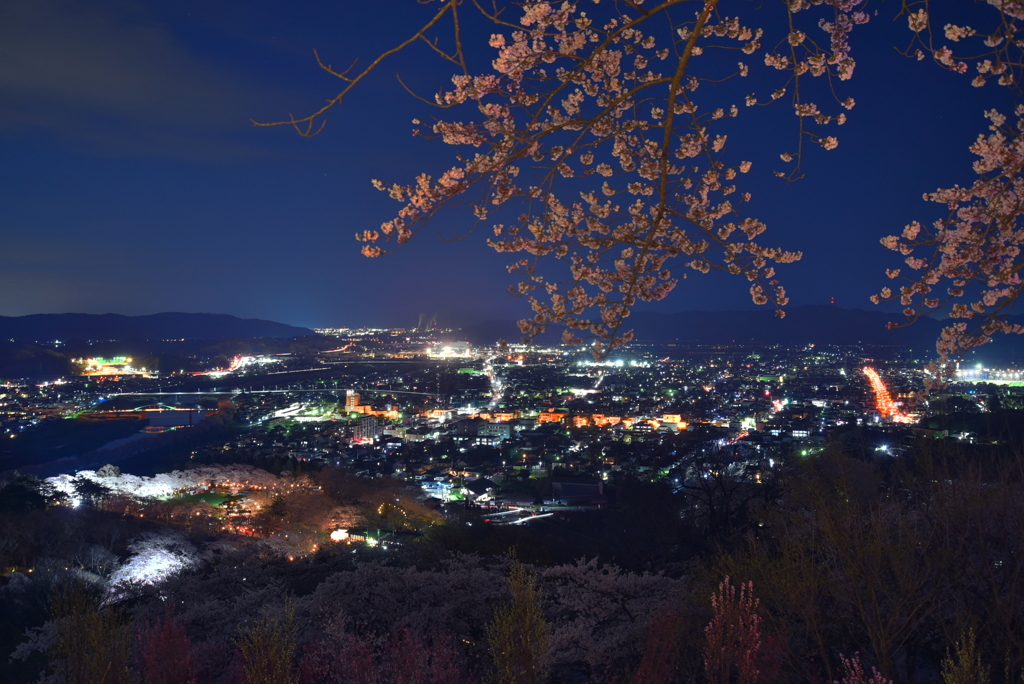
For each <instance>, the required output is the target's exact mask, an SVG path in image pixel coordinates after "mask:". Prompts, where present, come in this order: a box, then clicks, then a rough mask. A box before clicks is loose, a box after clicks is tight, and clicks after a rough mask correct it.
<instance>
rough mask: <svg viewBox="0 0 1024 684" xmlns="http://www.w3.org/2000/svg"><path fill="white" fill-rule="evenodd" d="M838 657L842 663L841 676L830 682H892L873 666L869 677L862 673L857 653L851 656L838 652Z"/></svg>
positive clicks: (890, 683) (847, 683)
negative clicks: (837, 679)
mask: <svg viewBox="0 0 1024 684" xmlns="http://www.w3.org/2000/svg"><path fill="white" fill-rule="evenodd" d="M839 658H840V660H841V662H842V663H843V678H842V679H841V680H839V681H833V682H832V684H892V680H891V679H886V678H885V677H883V676H882V675H881V674H880V673H879V672H878V670H877V669H875V668H871V676H870V677H868V676H867V675H866V674H864V666H863V665H861V662H860V654H859V653H854V654H853V657H851V658H847V657H846V656H844V655H842V654H840V656H839Z"/></svg>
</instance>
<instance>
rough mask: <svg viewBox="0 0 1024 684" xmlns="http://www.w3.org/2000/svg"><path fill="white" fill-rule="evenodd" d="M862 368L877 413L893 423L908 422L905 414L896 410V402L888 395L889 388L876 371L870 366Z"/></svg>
mask: <svg viewBox="0 0 1024 684" xmlns="http://www.w3.org/2000/svg"><path fill="white" fill-rule="evenodd" d="M863 370H864V375H866V376H868V382H870V383H871V391H872V392H874V393H875V408H876V409H878V413H879V415H881V416H882V418H883V419H884V420H890V421H892V422H894V423H906V422H909V419H908V418H907V416H904V415H902V414H900V413H899V411H898V410H897V407H896V404H895V403H893V400H892V397H891V396H890V395H889V390H888V389H887V388H886V386H885V383H884V382H882V378H881V377H879V375H878V371H876V370H875V369H874V368H871V367H870V366H865V367H864V368H863Z"/></svg>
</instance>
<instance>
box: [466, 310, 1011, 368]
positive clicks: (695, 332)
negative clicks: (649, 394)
mask: <svg viewBox="0 0 1024 684" xmlns="http://www.w3.org/2000/svg"><path fill="white" fill-rule="evenodd" d="M902 318H903V316H902V315H900V314H889V313H884V312H880V311H865V310H863V309H843V308H840V307H837V306H794V307H788V308H787V309H786V317H785V318H778V317H776V316H775V312H774V310H772V309H758V310H754V311H679V312H676V313H664V314H663V313H650V312H642V313H634V314H633V315H632V316H630V317H629V318H627V319H626V321H625V323H624V325H623V329H624V330H629V329H632V330H634V331H635V338H634V339H635V340H636V341H638V342H656V343H677V344H728V343H737V344H742V343H758V344H783V345H802V344H808V343H812V342H813V343H816V344H856V343H863V344H868V345H895V346H899V347H902V348H905V349H916V350H920V351H922V352H933V351H934V349H935V340H936V339H937V338H938V336H939V331H940V330H941V329H942V327H943V325H944V324H943V322H942V321H938V320H934V319H930V318H924V319H920V320H918V321H917V322H916V323H914V324H913V325H910V326H907V327H904V328H895V329H893V330H889V329H887V327H886V324H887V323H889V322H890V321H899V320H901V319H902ZM1011 318H1012V319H1013V320H1014V322H1024V316H1012V317H1011ZM462 336H463V337H465V338H466V339H467V340H469V341H470V342H473V343H477V344H489V343H493V342H494V340H496V339H499V338H504V339H507V340H509V341H510V342H515V341H518V340H519V338H520V333H519V328H518V327H517V326H516V324H515V322H513V321H487V322H484V323H479V324H476V325H471V326H467V327H465V328H463V329H462ZM557 339H558V338H557V335H553V334H551V333H548V334H547V335H546V336H545V338H543V340H540V341H548V342H550V341H557ZM992 347H999V348H1001V349H1000V351H1001V352H1003V353H1005V352H1007V351H1011V350H1012V349H1013V348H1015V349H1016V350H1018V353H1016V354H1015V355H1016V356H1018V357H1020V356H1024V353H1022V352H1021V350H1022V349H1024V338H1021V337H1017V336H1003V339H1001V340H998V339H997V343H995V344H993V345H992Z"/></svg>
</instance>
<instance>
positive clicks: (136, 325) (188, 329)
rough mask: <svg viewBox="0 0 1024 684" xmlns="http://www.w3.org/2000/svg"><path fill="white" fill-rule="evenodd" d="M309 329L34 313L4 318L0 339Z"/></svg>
mask: <svg viewBox="0 0 1024 684" xmlns="http://www.w3.org/2000/svg"><path fill="white" fill-rule="evenodd" d="M314 334H315V333H314V332H313V331H312V330H310V329H309V328H298V327H295V326H293V325H285V324H284V323H275V322H274V321H264V320H260V319H258V318H237V317H236V316H229V315H227V314H207V313H159V314H152V315H149V316H121V315H120V314H101V315H96V314H76V313H67V314H33V315H31V316H0V341H7V340H10V339H13V340H15V341H17V342H35V341H39V342H50V341H53V340H70V339H82V340H166V339H214V338H220V337H249V338H251V337H276V338H289V337H301V336H303V335H314Z"/></svg>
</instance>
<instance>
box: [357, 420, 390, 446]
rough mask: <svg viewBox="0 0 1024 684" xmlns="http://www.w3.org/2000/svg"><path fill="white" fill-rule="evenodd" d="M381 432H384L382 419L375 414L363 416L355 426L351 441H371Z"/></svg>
mask: <svg viewBox="0 0 1024 684" xmlns="http://www.w3.org/2000/svg"><path fill="white" fill-rule="evenodd" d="M382 432H384V422H383V421H382V420H380V419H379V418H378V417H377V416H363V417H362V418H360V419H359V425H357V426H356V429H355V431H354V434H353V435H352V441H354V442H372V441H373V440H374V439H375V438H377V437H379V436H380V435H381V433H382Z"/></svg>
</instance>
